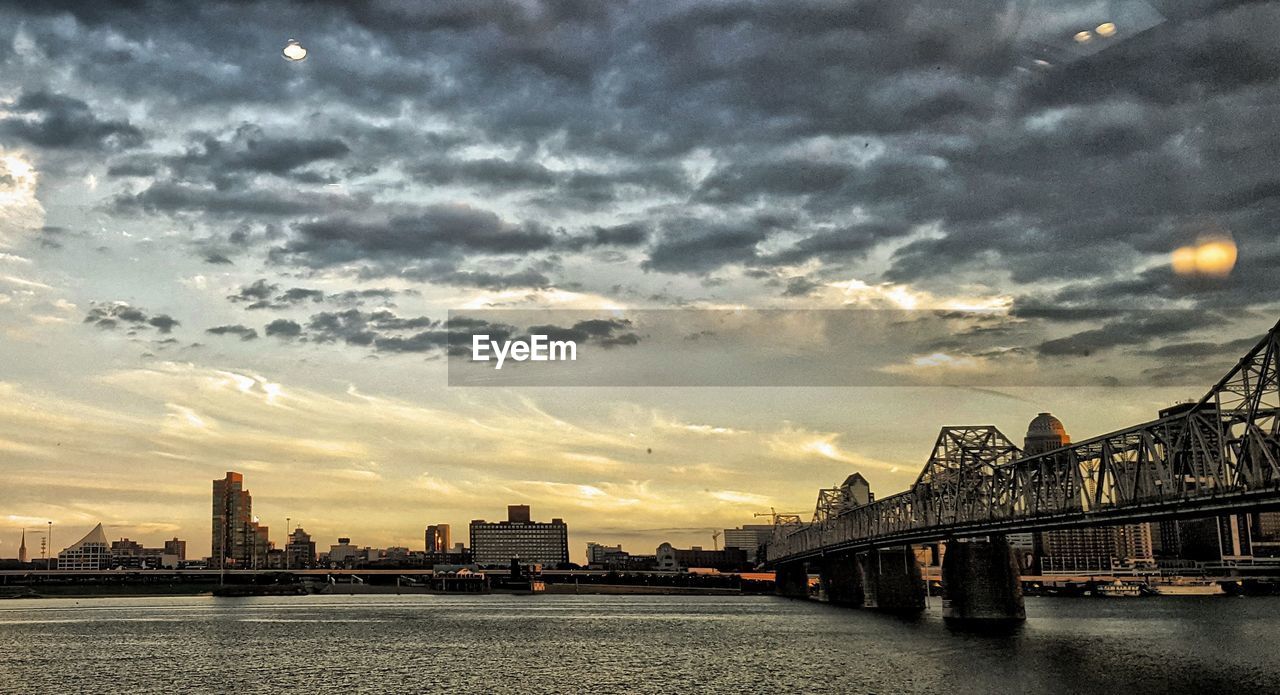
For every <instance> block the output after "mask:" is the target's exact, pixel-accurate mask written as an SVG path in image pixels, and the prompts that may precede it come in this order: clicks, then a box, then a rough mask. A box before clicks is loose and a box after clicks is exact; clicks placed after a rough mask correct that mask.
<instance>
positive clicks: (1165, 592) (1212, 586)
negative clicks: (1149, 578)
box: [1151, 579, 1227, 596]
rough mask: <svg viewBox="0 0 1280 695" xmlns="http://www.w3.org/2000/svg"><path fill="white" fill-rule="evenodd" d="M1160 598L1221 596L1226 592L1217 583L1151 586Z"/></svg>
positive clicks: (1180, 581) (1177, 581)
mask: <svg viewBox="0 0 1280 695" xmlns="http://www.w3.org/2000/svg"><path fill="white" fill-rule="evenodd" d="M1151 588H1152V589H1154V590H1155V592H1156V594H1158V595H1160V596H1223V595H1225V594H1226V593H1227V592H1226V590H1224V589H1223V588H1222V585H1221V584H1219V583H1217V582H1207V581H1191V580H1185V579H1184V580H1173V581H1167V582H1155V583H1153V584H1152V585H1151Z"/></svg>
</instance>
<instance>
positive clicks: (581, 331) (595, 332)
mask: <svg viewBox="0 0 1280 695" xmlns="http://www.w3.org/2000/svg"><path fill="white" fill-rule="evenodd" d="M630 328H631V322H630V321H628V320H626V319H588V320H585V321H579V322H577V323H575V324H573V325H572V326H570V327H568V328H565V327H561V326H554V325H541V326H530V327H529V330H528V335H545V336H547V338H548V339H550V340H572V341H574V342H576V343H578V344H583V345H585V344H588V343H594V344H596V345H600V346H601V347H605V348H611V347H619V346H627V345H635V344H637V343H639V342H640V336H638V335H636V334H635V333H633V332H630V330H629V329H630ZM473 333H474V331H473Z"/></svg>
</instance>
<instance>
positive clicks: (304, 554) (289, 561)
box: [284, 527, 316, 569]
mask: <svg viewBox="0 0 1280 695" xmlns="http://www.w3.org/2000/svg"><path fill="white" fill-rule="evenodd" d="M315 564H316V542H315V541H313V540H311V535H310V534H308V533H307V532H306V531H304V530H303V529H302V527H298V528H296V529H294V530H293V533H291V534H289V541H288V542H287V543H285V546H284V566H285V568H286V569H306V568H308V567H314V566H315Z"/></svg>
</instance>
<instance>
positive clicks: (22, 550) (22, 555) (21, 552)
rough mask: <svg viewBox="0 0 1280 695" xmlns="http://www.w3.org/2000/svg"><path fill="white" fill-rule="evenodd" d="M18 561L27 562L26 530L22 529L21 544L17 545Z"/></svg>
mask: <svg viewBox="0 0 1280 695" xmlns="http://www.w3.org/2000/svg"><path fill="white" fill-rule="evenodd" d="M18 562H21V563H22V564H24V565H25V564H27V562H28V558H27V530H26V529H25V528H24V529H22V545H20V546H18Z"/></svg>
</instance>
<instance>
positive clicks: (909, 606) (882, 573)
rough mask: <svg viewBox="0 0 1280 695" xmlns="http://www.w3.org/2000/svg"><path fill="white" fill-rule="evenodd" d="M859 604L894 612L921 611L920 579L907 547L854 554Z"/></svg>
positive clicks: (914, 558)
mask: <svg viewBox="0 0 1280 695" xmlns="http://www.w3.org/2000/svg"><path fill="white" fill-rule="evenodd" d="M858 564H859V566H860V569H861V570H862V572H861V574H862V592H863V603H862V605H864V606H866V607H867V608H875V609H878V610H882V611H890V612H895V613H919V612H920V611H923V610H924V579H923V578H922V577H921V576H920V562H919V561H918V560H916V554H915V552H914V551H912V549H911V547H910V546H899V547H896V548H879V549H876V550H871V551H868V552H866V553H861V554H859V555H858Z"/></svg>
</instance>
